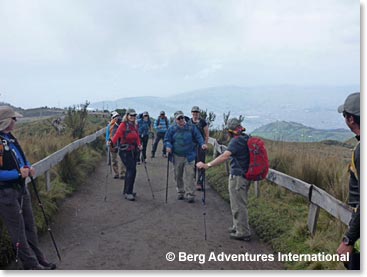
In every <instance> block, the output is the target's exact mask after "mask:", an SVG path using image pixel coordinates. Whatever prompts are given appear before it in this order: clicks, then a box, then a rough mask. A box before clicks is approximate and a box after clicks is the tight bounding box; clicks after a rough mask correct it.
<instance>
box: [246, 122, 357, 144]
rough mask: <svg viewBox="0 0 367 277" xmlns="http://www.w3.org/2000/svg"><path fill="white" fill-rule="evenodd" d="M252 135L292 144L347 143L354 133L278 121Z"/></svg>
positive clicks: (258, 129)
mask: <svg viewBox="0 0 367 277" xmlns="http://www.w3.org/2000/svg"><path fill="white" fill-rule="evenodd" d="M251 135H253V136H260V137H263V138H267V139H271V140H278V141H292V142H316V141H329V140H336V141H340V142H345V141H347V140H349V139H350V138H351V137H353V133H352V132H351V131H349V130H346V129H331V130H322V129H315V128H311V127H307V126H305V125H303V124H300V123H296V122H286V121H276V122H273V123H270V124H266V125H264V126H262V127H260V128H257V129H255V130H254V131H253V132H252V133H251Z"/></svg>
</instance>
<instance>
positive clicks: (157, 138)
mask: <svg viewBox="0 0 367 277" xmlns="http://www.w3.org/2000/svg"><path fill="white" fill-rule="evenodd" d="M165 135H166V132H164V133H160V132H157V136H156V138H155V141H154V144H153V149H152V155H155V152H156V151H157V146H158V143H159V141H160V140H162V142H163V151H162V152H163V155H166V146H165V145H164V136H165Z"/></svg>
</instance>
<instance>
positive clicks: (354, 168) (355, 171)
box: [349, 142, 359, 181]
mask: <svg viewBox="0 0 367 277" xmlns="http://www.w3.org/2000/svg"><path fill="white" fill-rule="evenodd" d="M358 146H359V142H358V143H357V145H356V147H354V149H353V153H352V162H351V163H350V166H349V170H350V171H351V172H353V174H354V176H355V177H356V179H357V181H359V176H358V171H357V167H356V163H355V161H354V160H355V152H356V149H357V147H358Z"/></svg>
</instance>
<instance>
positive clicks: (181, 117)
mask: <svg viewBox="0 0 367 277" xmlns="http://www.w3.org/2000/svg"><path fill="white" fill-rule="evenodd" d="M176 119H177V120H182V119H184V117H183V116H179V117H177V118H176Z"/></svg>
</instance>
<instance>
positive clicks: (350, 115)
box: [337, 92, 360, 270]
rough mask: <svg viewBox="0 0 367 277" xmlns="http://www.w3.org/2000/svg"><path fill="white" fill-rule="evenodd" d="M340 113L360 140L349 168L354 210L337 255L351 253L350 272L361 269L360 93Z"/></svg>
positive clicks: (351, 200)
mask: <svg viewBox="0 0 367 277" xmlns="http://www.w3.org/2000/svg"><path fill="white" fill-rule="evenodd" d="M338 112H339V113H343V116H344V119H345V123H346V124H347V126H348V127H349V129H350V130H351V131H352V132H353V133H355V134H356V139H357V140H358V144H357V146H356V147H355V148H354V151H353V155H352V161H351V164H350V167H349V172H350V178H349V201H348V204H349V205H350V206H351V207H352V208H353V214H352V218H351V220H350V222H349V228H348V231H347V232H346V234H345V235H344V237H343V239H342V242H341V243H340V245H339V247H338V250H337V253H338V254H339V255H341V254H344V255H345V254H347V253H349V257H350V259H349V263H348V264H346V265H345V266H346V267H347V268H348V269H350V270H359V269H360V200H359V195H360V153H359V152H360V151H359V148H360V143H359V140H360V93H359V92H356V93H352V94H350V95H349V96H348V97H347V99H346V100H345V102H344V104H343V105H341V106H340V107H339V108H338Z"/></svg>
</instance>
